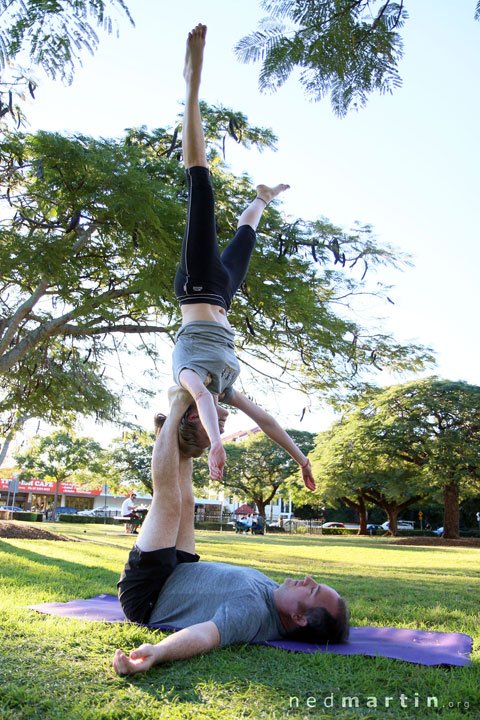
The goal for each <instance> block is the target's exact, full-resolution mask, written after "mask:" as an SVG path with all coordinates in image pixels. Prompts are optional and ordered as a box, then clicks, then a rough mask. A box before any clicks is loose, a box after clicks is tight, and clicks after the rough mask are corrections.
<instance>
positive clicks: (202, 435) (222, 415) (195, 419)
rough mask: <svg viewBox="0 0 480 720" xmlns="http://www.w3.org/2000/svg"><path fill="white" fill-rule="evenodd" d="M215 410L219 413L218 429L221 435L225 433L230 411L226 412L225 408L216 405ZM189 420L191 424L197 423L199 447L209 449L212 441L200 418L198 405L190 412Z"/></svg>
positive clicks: (193, 406)
mask: <svg viewBox="0 0 480 720" xmlns="http://www.w3.org/2000/svg"><path fill="white" fill-rule="evenodd" d="M215 410H216V411H217V416H218V429H219V431H220V435H221V434H222V433H223V432H224V431H225V422H226V420H227V417H228V414H229V413H228V410H225V408H223V407H221V405H216V406H215ZM187 420H188V422H190V423H195V425H197V441H198V444H199V445H202V446H203V447H208V446H209V445H210V440H209V439H208V435H207V431H206V430H205V428H204V427H203V425H202V423H201V421H200V417H199V415H198V410H197V406H196V405H192V407H191V409H190V412H189V414H188V416H187Z"/></svg>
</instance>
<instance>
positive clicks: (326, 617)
mask: <svg viewBox="0 0 480 720" xmlns="http://www.w3.org/2000/svg"><path fill="white" fill-rule="evenodd" d="M305 617H306V618H307V621H308V624H307V625H305V626H304V627H297V628H296V629H295V630H292V631H290V632H289V633H288V635H287V638H286V639H288V640H296V641H297V642H304V643H316V644H318V645H324V644H325V643H327V642H328V643H342V642H346V641H347V640H348V634H349V631H350V623H349V619H348V610H347V605H346V603H345V600H344V599H343V598H340V600H339V602H338V608H337V614H336V617H334V616H333V615H332V614H331V613H330V612H329V611H328V610H326V608H324V607H315V608H309V609H308V610H306V611H305Z"/></svg>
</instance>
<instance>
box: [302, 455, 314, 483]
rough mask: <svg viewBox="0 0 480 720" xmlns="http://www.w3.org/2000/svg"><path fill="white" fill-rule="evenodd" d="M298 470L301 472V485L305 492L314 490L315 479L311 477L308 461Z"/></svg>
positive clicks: (310, 467)
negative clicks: (302, 484) (305, 489)
mask: <svg viewBox="0 0 480 720" xmlns="http://www.w3.org/2000/svg"><path fill="white" fill-rule="evenodd" d="M300 470H301V471H302V477H303V483H304V485H305V487H306V488H307V490H315V478H314V477H313V473H312V466H311V465H310V460H307V464H306V465H304V466H303V467H300Z"/></svg>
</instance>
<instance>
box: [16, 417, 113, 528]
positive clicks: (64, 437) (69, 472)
mask: <svg viewBox="0 0 480 720" xmlns="http://www.w3.org/2000/svg"><path fill="white" fill-rule="evenodd" d="M102 456H103V451H102V448H101V446H100V445H99V444H98V443H97V442H95V441H94V440H93V439H92V438H85V437H75V436H74V435H73V434H71V433H69V432H67V431H64V430H58V431H56V432H54V433H52V434H51V435H46V436H44V437H39V436H37V437H34V438H33V439H32V440H31V441H30V443H29V446H28V447H27V449H26V450H25V451H24V452H23V453H18V454H17V455H16V456H15V462H16V463H17V465H18V467H21V468H22V472H21V473H20V475H19V479H20V480H30V478H32V477H37V478H41V479H46V480H54V481H55V483H56V484H55V496H54V501H53V510H52V515H53V518H54V519H55V513H56V507H57V497H58V488H59V485H60V483H61V482H65V481H66V480H73V479H74V478H76V477H78V476H79V474H80V473H81V472H82V471H85V470H86V469H88V473H89V475H90V477H91V476H93V478H95V475H96V474H99V473H101V472H102V470H103V465H102ZM83 479H85V474H84V475H83Z"/></svg>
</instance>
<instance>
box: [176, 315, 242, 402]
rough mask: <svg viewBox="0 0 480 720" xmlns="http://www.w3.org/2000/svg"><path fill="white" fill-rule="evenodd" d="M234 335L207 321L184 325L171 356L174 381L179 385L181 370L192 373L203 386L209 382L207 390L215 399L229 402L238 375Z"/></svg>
mask: <svg viewBox="0 0 480 720" xmlns="http://www.w3.org/2000/svg"><path fill="white" fill-rule="evenodd" d="M234 340H235V332H234V330H232V329H229V328H226V327H224V326H223V325H221V324H220V323H217V322H212V321H210V320H194V321H193V322H189V323H187V324H186V325H183V326H182V327H181V328H180V330H179V331H178V333H177V336H176V339H175V348H174V350H173V355H172V368H173V379H174V380H175V382H176V383H177V385H180V380H179V375H180V373H181V372H182V370H185V369H189V370H194V371H195V372H196V373H197V374H198V375H200V377H201V378H202V381H203V382H204V381H205V380H206V379H207V375H210V377H211V381H210V383H209V384H208V385H207V388H208V390H210V392H211V393H213V394H214V395H221V394H222V393H224V397H223V398H222V401H223V402H225V403H228V402H230V400H231V398H232V395H233V383H234V382H235V380H236V379H237V377H238V376H239V374H240V363H239V362H238V360H237V357H236V355H235V342H234Z"/></svg>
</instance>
